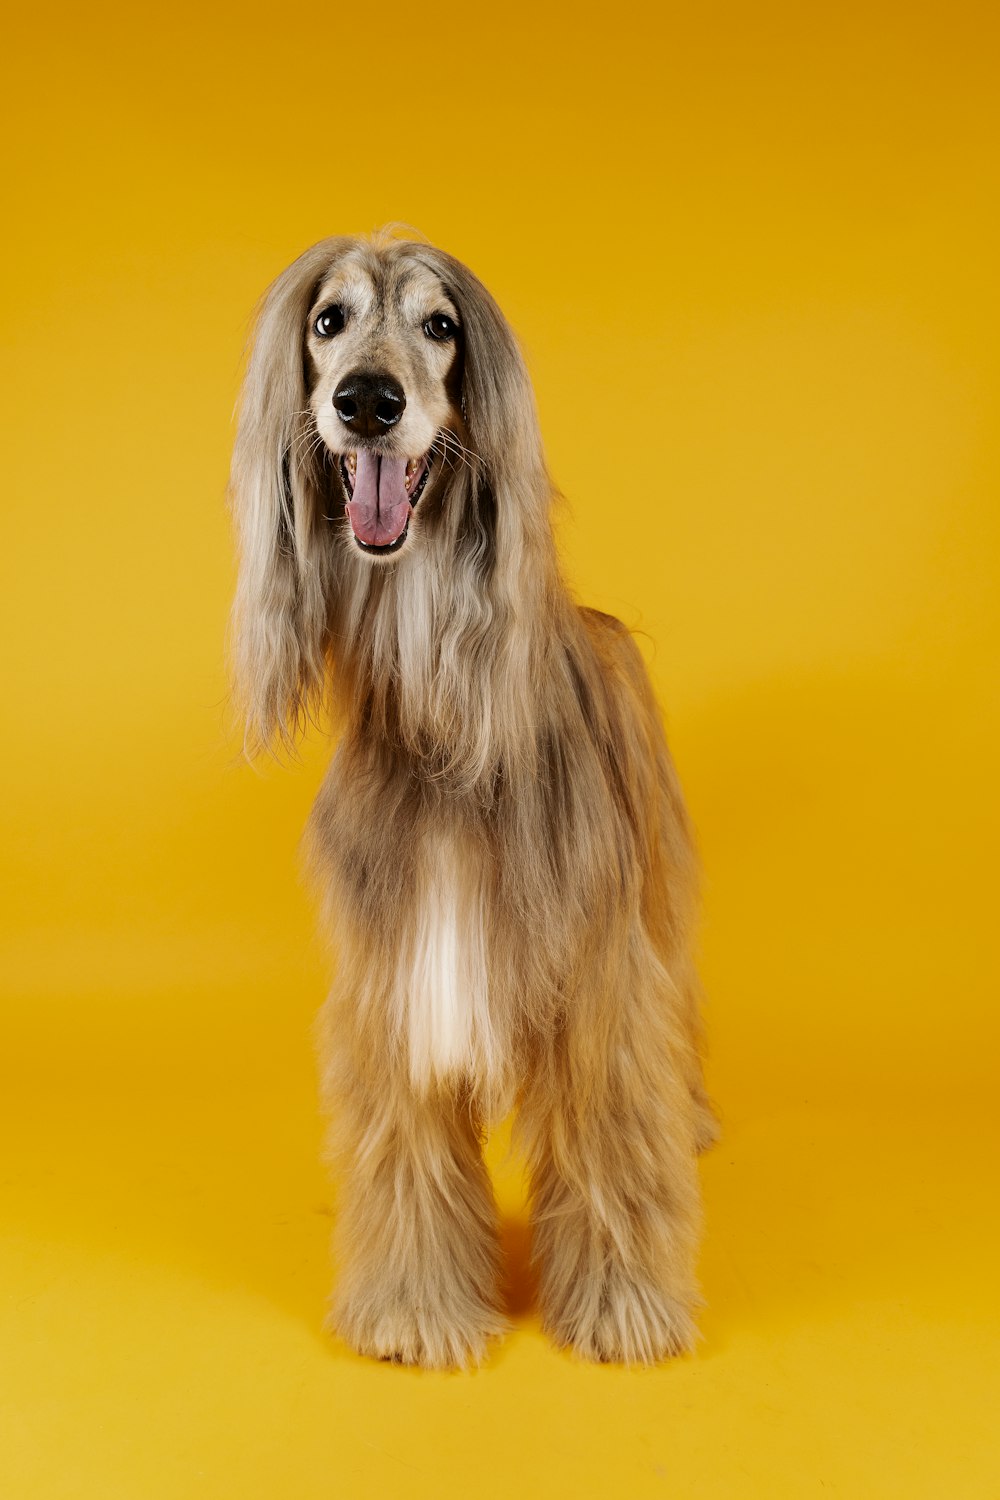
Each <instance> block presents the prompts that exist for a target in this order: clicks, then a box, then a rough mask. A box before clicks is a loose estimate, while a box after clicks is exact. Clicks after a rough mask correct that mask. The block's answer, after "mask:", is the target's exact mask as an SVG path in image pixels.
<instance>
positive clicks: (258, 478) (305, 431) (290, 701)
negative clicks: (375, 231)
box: [229, 240, 344, 752]
mask: <svg viewBox="0 0 1000 1500" xmlns="http://www.w3.org/2000/svg"><path fill="white" fill-rule="evenodd" d="M343 248H344V242H342V241H340V240H323V241H321V243H320V244H318V245H313V246H312V248H311V249H309V250H307V251H306V252H305V254H303V255H301V256H300V257H299V258H298V260H296V261H295V262H294V263H293V264H292V265H291V266H289V267H288V269H287V270H286V271H284V272H283V273H282V275H280V276H279V277H278V279H277V280H276V281H275V282H274V283H273V285H272V286H271V287H270V288H269V289H268V291H267V292H266V293H265V294H264V297H263V299H262V301H261V303H260V306H259V309H258V312H257V316H256V320H255V323H254V329H253V335H252V347H251V352H250V358H249V362H248V366H247V372H246V377H245V379H244V382H243V389H242V392H241V396H240V403H239V426H238V431H237V436H236V446H235V449H234V452H233V465H232V475H231V481H230V491H229V493H230V503H231V505H232V509H233V515H234V518H235V522H236V529H237V536H238V542H239V551H240V568H239V578H238V582H237V587H236V601H235V605H234V610H233V659H234V660H233V665H234V675H235V679H236V686H237V691H238V695H239V698H240V701H241V706H242V708H243V711H244V713H245V716H246V726H247V729H246V744H247V748H248V750H249V751H251V752H254V751H257V750H259V749H261V748H264V747H266V746H268V745H269V744H271V743H272V741H273V740H275V739H276V738H277V739H279V740H281V741H283V742H284V743H286V744H289V743H291V742H293V741H294V739H295V737H296V735H297V733H298V732H299V731H300V730H301V729H302V728H303V727H304V725H305V723H306V722H307V721H308V720H309V719H310V718H311V717H313V715H314V713H315V711H316V710H317V709H318V707H319V706H320V704H321V702H322V698H323V693H324V689H325V683H326V675H327V672H326V649H327V636H328V632H329V606H330V581H331V579H330V574H331V568H332V561H333V558H332V552H333V549H332V548H331V547H330V546H329V544H328V538H327V537H326V535H325V526H326V522H325V520H324V515H323V509H324V507H323V500H322V495H323V488H324V486H323V470H322V458H321V456H320V455H319V454H318V453H316V452H315V451H314V449H313V445H312V443H311V442H310V434H311V430H312V429H311V427H310V425H309V414H308V410H307V401H308V391H307V388H306V373H305V324H306V317H307V315H308V312H309V309H310V306H311V304H312V301H313V298H314V297H315V294H316V291H317V288H318V286H319V284H320V283H321V281H322V280H323V279H324V278H325V276H326V274H327V273H328V271H329V270H330V267H331V266H332V265H333V264H334V262H335V261H336V260H337V258H338V256H339V255H340V254H341V253H342V250H343Z"/></svg>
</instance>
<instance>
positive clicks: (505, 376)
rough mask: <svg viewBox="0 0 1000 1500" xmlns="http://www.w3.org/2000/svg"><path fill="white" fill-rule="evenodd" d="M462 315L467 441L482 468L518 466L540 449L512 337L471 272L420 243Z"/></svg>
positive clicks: (528, 389) (521, 364) (427, 261)
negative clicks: (480, 461)
mask: <svg viewBox="0 0 1000 1500" xmlns="http://www.w3.org/2000/svg"><path fill="white" fill-rule="evenodd" d="M417 255H418V257H419V258H420V259H421V260H423V261H424V262H425V264H428V265H429V266H430V267H431V269H432V270H434V271H435V272H436V274H437V275H438V277H439V278H440V280H441V282H442V283H443V285H444V286H445V287H446V288H447V290H448V291H449V292H450V294H451V296H452V297H453V298H454V300H455V303H456V304H457V306H458V311H459V315H460V317H461V320H462V416H463V420H464V422H465V427H466V439H467V442H468V445H469V447H471V448H472V450H473V451H474V452H475V453H477V454H478V455H479V457H480V458H481V459H482V460H483V461H484V463H485V465H486V467H487V470H490V471H494V472H496V471H498V470H500V469H503V468H508V467H515V468H518V467H523V466H524V464H525V461H527V462H528V463H529V464H530V463H531V462H532V461H533V460H534V459H536V458H537V456H538V455H539V451H540V443H539V438H538V423H537V419H536V416H535V406H534V397H533V395H532V390H531V382H530V380H529V378H528V372H527V370H526V368H525V364H524V360H523V359H522V357H521V351H520V349H519V348H518V344H517V340H516V338H515V337H514V334H513V331H512V330H511V327H510V325H509V323H508V322H507V319H506V318H505V317H504V315H503V313H502V312H501V311H500V308H499V307H498V306H497V303H496V302H495V300H494V299H493V297H492V296H491V294H490V293H489V292H488V291H487V289H486V287H485V286H484V285H483V283H482V282H481V281H480V280H479V278H478V277H477V276H474V275H473V273H472V272H471V271H470V270H469V269H468V267H467V266H464V265H462V263H461V261H458V260H456V259H455V258H454V256H451V255H447V254H446V253H445V252H444V251H443V250H437V249H436V248H434V247H432V246H430V245H426V246H425V245H421V246H420V247H419V249H418V251H417Z"/></svg>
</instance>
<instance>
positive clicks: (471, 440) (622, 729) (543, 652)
mask: <svg viewBox="0 0 1000 1500" xmlns="http://www.w3.org/2000/svg"><path fill="white" fill-rule="evenodd" d="M330 299H337V305H338V306H343V307H344V308H345V309H346V327H345V329H344V333H343V335H342V337H341V340H340V342H339V344H338V343H337V342H336V341H333V340H331V341H329V342H328V343H324V344H323V345H322V346H321V345H319V344H318V343H317V342H316V339H315V338H314V337H313V336H312V335H310V333H309V329H310V319H311V318H313V317H314V315H315V311H316V308H317V306H320V305H321V304H322V303H324V302H325V301H329V300H330ZM437 306H439V307H441V308H443V309H444V310H446V311H448V313H449V316H452V315H453V316H454V317H455V318H456V320H457V321H458V322H459V325H460V330H459V334H458V336H457V338H456V340H455V344H454V347H453V348H451V349H450V350H448V349H443V348H437V347H432V342H431V341H428V340H426V339H425V340H424V341H423V342H422V341H421V340H422V338H423V334H422V332H421V330H420V323H419V319H420V318H421V317H429V316H430V313H431V312H432V311H434V310H435V307H437ZM425 345H426V347H425ZM352 362H353V363H354V364H360V365H361V366H362V367H365V368H374V367H375V365H376V364H377V365H378V366H379V368H384V369H386V370H390V371H391V372H393V373H394V374H398V376H399V378H400V381H401V384H402V385H403V386H404V387H405V389H406V393H407V412H406V423H407V424H409V425H408V426H407V427H406V428H405V431H407V432H414V433H419V432H433V434H434V438H433V444H432V447H431V449H430V453H431V455H432V458H433V466H432V469H431V475H430V479H429V481H428V484H427V488H426V491H425V493H424V494H423V496H422V497H421V498H420V500H419V504H418V505H417V506H416V508H415V509H414V510H413V513H412V518H411V524H410V529H409V532H408V533H407V535H406V538H405V545H403V546H402V550H401V551H399V552H398V553H397V554H396V555H394V556H392V557H391V558H387V559H382V558H372V557H369V556H366V555H363V553H362V552H361V550H360V549H359V546H358V545H357V544H356V543H355V541H354V538H353V537H352V533H351V526H350V525H349V524H348V520H347V518H346V515H345V501H346V498H347V497H346V494H345V491H344V484H343V481H342V480H341V478H340V475H339V472H338V466H337V465H338V461H337V458H336V455H337V454H338V452H339V451H340V449H339V447H338V446H337V445H338V441H339V440H338V426H337V419H336V414H335V413H334V412H333V411H332V408H331V406H330V400H329V396H330V391H331V390H332V389H333V385H334V383H335V381H336V379H337V378H339V376H340V375H341V374H342V372H343V370H344V368H345V367H346V365H347V364H350V363H352ZM421 424H423V425H421ZM400 430H401V431H402V430H404V424H400ZM423 440H424V439H423V438H420V439H419V441H420V442H423ZM343 441H345V442H346V441H347V439H343ZM403 441H404V440H403V438H399V439H398V440H397V437H396V435H390V436H389V437H387V439H386V441H385V443H384V444H383V445H382V450H381V451H383V452H385V453H401V452H405V451H406V449H405V448H404V447H403V446H402V444H403ZM413 441H417V439H413ZM393 443H396V446H395V447H392V444H393ZM409 456H411V457H415V456H416V455H415V453H410V454H409ZM552 495H553V491H552V485H551V481H550V479H549V477H548V474H547V471H546V467H545V462H544V458H543V453H542V446H541V441H540V436H539V432H538V424H537V420H536V416H535V409H534V402H533V397H532V392H531V387H530V383H529V379H528V376H527V372H526V370H525V367H524V363H523V361H522V358H521V356H520V353H519V351H518V348H517V345H516V343H515V340H514V338H513V336H512V334H511V332H510V329H509V327H508V325H507V323H506V321H505V320H504V318H503V316H502V314H501V313H500V311H499V309H498V307H497V305H496V303H495V302H494V301H493V299H492V297H491V296H490V295H489V293H488V292H487V291H486V289H485V288H484V287H483V286H482V284H481V283H480V282H479V281H478V280H477V279H476V278H475V277H474V276H473V275H472V273H471V272H469V271H468V270H467V269H466V268H465V267H464V266H462V265H461V264H460V263H459V262H457V261H455V260H454V259H453V258H452V257H450V256H448V255H445V254H444V253H443V252H441V251H439V250H437V249H434V248H433V247H431V246H429V245H425V244H421V243H418V242H415V241H412V240H398V239H394V238H392V237H391V236H389V235H387V234H381V235H376V236H374V237H372V238H370V239H347V238H343V239H332V240H326V241H323V242H322V243H321V244H319V245H316V246H313V247H312V249H310V250H308V251H307V252H306V253H305V254H304V255H303V256H301V257H300V258H299V260H297V261H296V262H295V263H294V265H292V266H291V267H289V269H288V270H287V271H285V272H284V273H283V275H282V276H280V277H279V278H278V280H277V281H276V282H275V283H274V285H273V286H272V287H271V289H270V291H269V292H268V293H267V295H266V296H265V299H264V301H263V304H262V306H261V309H260V312H259V315H258V320H257V325H256V332H255V338H254V342H253V349H252V354H251V358H250V362H249V368H248V371H247V376H246V382H245V386H244V392H243V398H242V402H241V408H240V423H239V433H238V437H237V442H236V450H235V455H234V461H233V479H232V501H233V507H234V511H235V515H236V521H237V526H238V533H239V544H240V556H241V566H240V576H239V583H238V589H237V596H236V603H235V615H234V620H235V665H236V676H237V681H238V683H239V685H240V689H241V693H242V697H243V701H244V705H245V710H246V720H247V726H248V746H249V748H250V749H252V750H256V749H259V748H261V747H263V746H267V745H270V744H272V743H273V742H274V741H275V740H281V739H284V740H286V741H290V740H292V739H294V736H295V734H296V733H297V732H298V731H299V730H300V729H301V728H302V726H303V724H304V723H305V722H306V720H307V719H309V718H314V717H319V716H320V715H321V714H323V713H324V712H325V711H327V710H329V711H331V712H332V713H333V715H334V717H335V719H336V721H337V723H338V727H339V731H340V733H339V743H338V746H337V750H336V753H335V755H334V757H333V761H332V763H331V766H330V769H329V772H328V774H327V777H326V779H325V781H324V784H323V786H322V789H321V791H320V794H319V797H318V799H317V802H316V805H315V807H314V810H313V813H312V816H311V819H310V825H309V831H308V832H309V848H310V850H311V860H312V866H313V869H314V870H315V873H316V876H317V879H318V881H319V883H320V886H321V889H322V892H323V895H324V911H325V918H326V922H327V925H328V929H329V931H330V933H331V935H332V938H333V940H334V945H335V949H336V953H337V960H338V962H337V975H336V980H335V983H334V986H333V990H332V992H331V994H330V997H329V1000H328V1002H327V1005H326V1006H325V1008H324V1011H323V1016H322V1026H321V1051H322V1058H323V1070H324V1086H325V1091H326V1094H327V1096H328V1098H329V1100H330V1104H331V1109H332V1111H333V1115H334V1134H335V1144H336V1147H337V1149H338V1152H339V1156H340V1161H341V1178H342V1184H341V1187H342V1201H341V1204H340V1208H339V1212H338V1226H337V1255H338V1260H339V1267H340V1269H339V1278H338V1287H337V1294H336V1298H335V1301H334V1306H333V1312H332V1321H333V1325H334V1326H335V1327H336V1329H337V1330H338V1331H339V1332H340V1333H341V1334H342V1335H343V1337H344V1338H345V1339H346V1340H347V1341H348V1342H349V1343H351V1344H352V1345H353V1346H354V1347H355V1348H356V1349H358V1350H360V1351H362V1352H364V1353H369V1354H374V1355H378V1356H381V1357H386V1358H397V1359H401V1360H404V1361H407V1362H413V1363H419V1364H423V1365H427V1366H442V1365H452V1364H464V1363H467V1362H469V1361H470V1360H472V1361H475V1360H478V1359H479V1358H481V1357H482V1354H483V1352H484V1349H485V1347H486V1341H487V1339H488V1338H489V1337H490V1336H491V1335H492V1334H494V1333H496V1332H498V1331H499V1330H500V1329H501V1328H502V1326H503V1319H502V1316H501V1312H500V1305H499V1295H498V1290H497V1287H498V1274H499V1272H498V1267H499V1250H498V1242H497V1226H496V1214H495V1208H494V1205H493V1198H492V1193H491V1189H490V1184H489V1179H488V1176H487V1174H486V1171H485V1168H484V1166H483V1162H482V1154H481V1140H482V1135H483V1132H484V1130H485V1129H486V1128H487V1126H488V1124H489V1122H490V1121H492V1120H496V1119H497V1118H498V1117H500V1116H501V1115H503V1113H505V1112H506V1111H507V1110H508V1109H509V1108H510V1107H511V1105H512V1104H515V1103H516V1106H517V1111H518V1122H519V1129H520V1133H521V1139H522V1141H523V1143H524V1147H525V1150H526V1151H527V1154H528V1157H529V1160H530V1163H531V1170H532V1217H533V1224H534V1249H535V1255H536V1257H537V1260H538V1263H539V1267H540V1291H541V1299H542V1308H543V1315H544V1319H545V1324H546V1327H547V1328H548V1330H549V1331H550V1333H551V1335H552V1336H553V1338H554V1339H555V1340H556V1341H557V1342H558V1343H560V1344H564V1345H568V1346H571V1347H572V1348H574V1349H575V1350H576V1351H578V1352H579V1353H580V1354H582V1355H584V1356H586V1357H589V1358H594V1359H602V1360H623V1361H627V1362H649V1361H653V1360H657V1359H660V1358H662V1357H664V1356H665V1355H668V1354H673V1353H676V1352H678V1351H680V1350H683V1349H686V1348H688V1347H690V1344H691V1341H692V1338H693V1336H694V1324H693V1309H694V1307H695V1305H696V1302H697V1292H696V1286H695V1278H694V1258H695V1252H696V1248H697V1240H698V1233H699V1217H700V1210H699V1195H698V1184H697V1174H696V1167H695V1153H696V1150H697V1149H699V1148H700V1147H703V1146H705V1145H707V1144H708V1142H709V1141H710V1140H711V1139H712V1138H713V1136H714V1129H715V1127H714V1120H713V1117H712V1114H711V1111H710V1109H709V1106H708V1103H707V1101H706V1099H705V1094H704V1089H703V1084H702V1076H701V1061H700V1025H699V1015H698V986H697V980H696V976H695V971H694V966H693V962H692V957H691V950H692V937H693V924H694V921H695V914H696V890H695V887H696V867H695V858H694V853H693V846H692V839H691V832H690V827H689V823H688V818H687V815H686V813H685V809H684V805H683V802H682V798H681V793H680V790H679V787H678V783H677V778H676V775H675V772H674V768H673V765H672V762H671V759H670V756H669V754H668V751H667V747H666V743H665V741H664V737H663V733H662V728H661V724H660V719H659V715H658V712H657V708H656V704H655V702H654V699H653V695H652V691H651V689H650V685H649V681H648V678H647V676H646V673H645V670H644V667H643V664H642V661H641V658H640V656H639V653H638V651H637V650H636V648H635V645H634V643H633V642H632V640H631V638H630V637H629V635H628V633H627V632H626V630H625V629H624V627H623V626H622V625H620V624H619V622H618V621H616V620H614V619H612V618H610V617H609V616H606V615H602V614H598V613H597V612H596V611H593V610H586V609H580V608H578V607H576V606H575V605H574V604H573V602H572V601H571V599H570V598H569V595H568V594H567V592H566V589H565V588H564V586H563V584H562V582H561V579H560V576H559V572H558V568H557V563H556V557H555V551H554V547H553V541H552V533H551V527H550V519H549V513H550V505H551V501H552Z"/></svg>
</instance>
